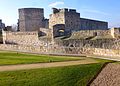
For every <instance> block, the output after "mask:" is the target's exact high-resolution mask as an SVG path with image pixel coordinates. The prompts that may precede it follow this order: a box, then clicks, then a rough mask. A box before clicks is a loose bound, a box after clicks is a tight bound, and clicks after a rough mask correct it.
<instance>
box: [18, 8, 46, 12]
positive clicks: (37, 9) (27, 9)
mask: <svg viewBox="0 0 120 86" xmlns="http://www.w3.org/2000/svg"><path fill="white" fill-rule="evenodd" d="M18 10H19V12H21V11H23V12H31V11H35V12H36V11H39V12H44V9H43V8H20V9H18Z"/></svg>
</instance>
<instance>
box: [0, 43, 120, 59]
mask: <svg viewBox="0 0 120 86" xmlns="http://www.w3.org/2000/svg"><path fill="white" fill-rule="evenodd" d="M0 50H8V51H17V52H29V53H39V54H59V55H60V54H63V55H65V54H74V55H75V54H76V55H81V54H84V55H100V56H112V57H113V56H114V57H120V50H113V49H101V48H80V47H74V48H73V47H55V46H49V47H44V46H32V45H8V44H7V45H6V44H0Z"/></svg>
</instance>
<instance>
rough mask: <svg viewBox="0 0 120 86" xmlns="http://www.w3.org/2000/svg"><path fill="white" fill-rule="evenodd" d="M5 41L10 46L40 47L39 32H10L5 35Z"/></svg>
mask: <svg viewBox="0 0 120 86" xmlns="http://www.w3.org/2000/svg"><path fill="white" fill-rule="evenodd" d="M3 39H4V41H5V43H8V44H20V45H38V44H39V39H38V32H37V31H36V32H35V31H34V32H9V31H5V32H4V33H3Z"/></svg>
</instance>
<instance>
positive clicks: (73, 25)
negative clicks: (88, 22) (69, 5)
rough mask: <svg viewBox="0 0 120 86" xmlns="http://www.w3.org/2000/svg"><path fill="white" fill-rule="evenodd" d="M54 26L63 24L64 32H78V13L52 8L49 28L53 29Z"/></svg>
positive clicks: (73, 10)
mask: <svg viewBox="0 0 120 86" xmlns="http://www.w3.org/2000/svg"><path fill="white" fill-rule="evenodd" d="M56 24H64V25H65V30H66V31H68V32H69V31H77V30H80V13H77V12H76V10H75V9H66V8H64V9H56V8H53V14H51V15H50V19H49V28H50V29H53V26H54V25H56Z"/></svg>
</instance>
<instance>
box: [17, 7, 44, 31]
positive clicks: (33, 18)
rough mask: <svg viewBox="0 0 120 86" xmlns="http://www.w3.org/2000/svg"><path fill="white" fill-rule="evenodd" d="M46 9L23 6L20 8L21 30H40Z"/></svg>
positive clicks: (19, 21)
mask: <svg viewBox="0 0 120 86" xmlns="http://www.w3.org/2000/svg"><path fill="white" fill-rule="evenodd" d="M43 20H44V9H42V8H22V9H19V20H18V24H19V25H18V26H19V31H23V32H24V31H38V30H39V28H41V27H43Z"/></svg>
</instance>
